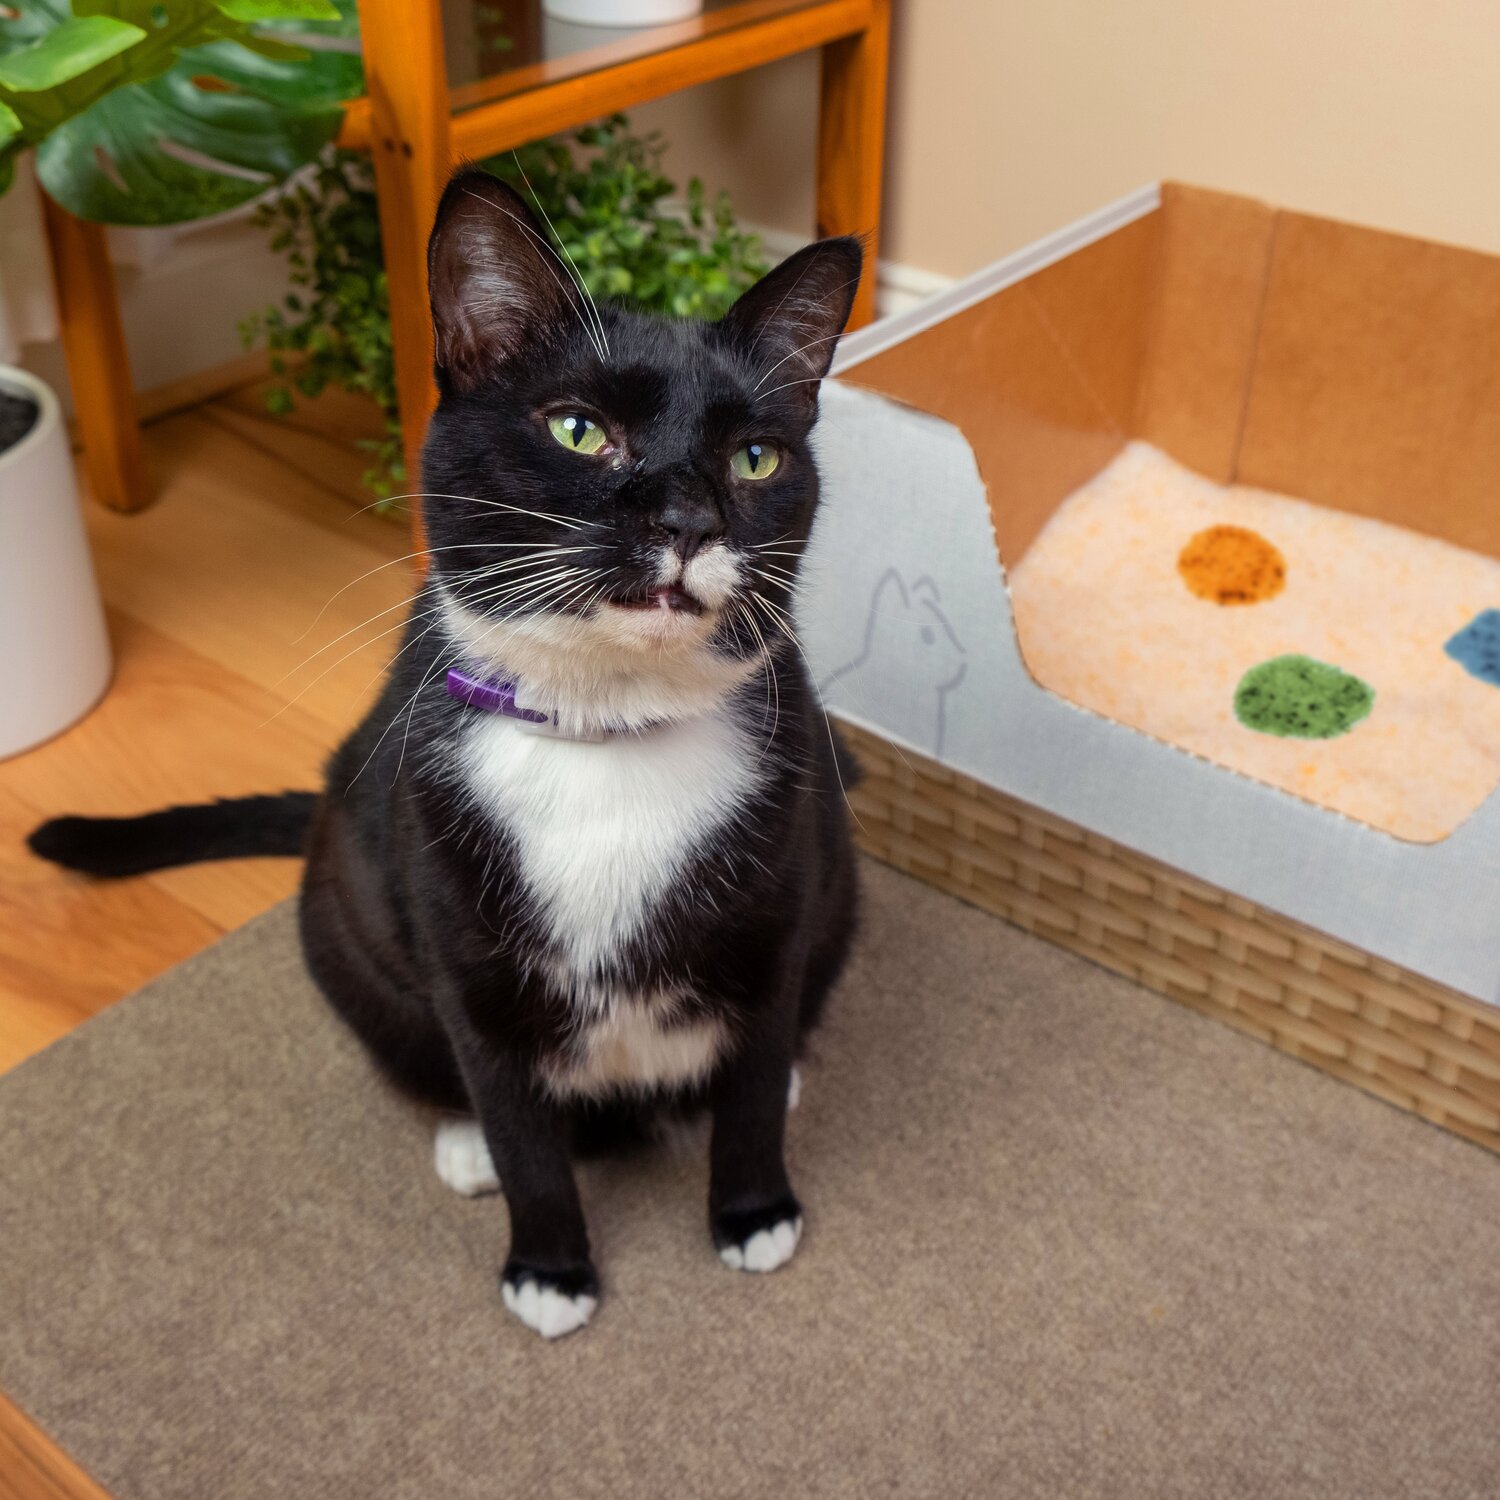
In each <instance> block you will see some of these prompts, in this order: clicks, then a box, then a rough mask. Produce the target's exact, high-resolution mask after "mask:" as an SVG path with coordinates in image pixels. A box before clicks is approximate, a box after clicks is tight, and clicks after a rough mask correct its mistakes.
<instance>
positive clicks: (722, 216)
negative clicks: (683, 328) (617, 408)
mask: <svg viewBox="0 0 1500 1500" xmlns="http://www.w3.org/2000/svg"><path fill="white" fill-rule="evenodd" d="M573 140H574V142H576V144H577V145H579V146H582V147H583V148H584V153H583V154H582V155H580V154H578V153H575V151H574V150H573V147H572V145H570V144H569V142H568V141H566V140H564V139H554V140H548V141H537V142H535V143H533V144H532V145H530V146H523V147H522V148H521V149H520V150H519V151H516V152H510V153H507V154H506V155H504V156H498V157H495V158H493V159H492V160H490V161H487V162H486V163H485V164H484V165H485V166H486V167H488V168H489V169H490V170H491V171H492V172H494V173H495V175H496V176H497V177H500V178H502V179H503V180H504V181H506V182H508V183H509V184H510V185H511V186H512V187H513V188H515V190H516V191H517V192H518V193H520V194H521V196H522V197H523V198H525V199H526V200H527V202H528V203H531V204H532V205H533V206H534V207H538V208H539V209H540V210H541V212H542V214H543V215H544V216H545V217H546V219H547V220H549V221H550V226H551V229H552V231H553V234H554V236H555V237H556V238H557V240H558V242H559V243H560V244H561V245H562V247H563V249H564V250H566V252H567V253H568V255H569V256H571V257H572V259H573V262H574V264H575V265H576V266H577V268H578V271H579V273H580V274H581V275H582V277H583V281H584V285H585V286H587V287H588V289H589V291H590V292H591V293H593V295H594V296H595V297H612V298H617V299H619V300H620V301H624V302H628V303H630V304H632V305H634V306H636V307H641V308H645V309H647V310H649V311H651V312H660V313H668V314H671V315H672V316H674V317H679V318H717V317H720V316H721V315H722V314H723V313H724V312H725V311H726V310H727V309H728V307H729V304H730V303H731V302H733V301H734V299H735V298H736V297H737V296H738V295H739V294H740V293H741V292H742V291H744V290H745V288H746V287H747V286H749V285H750V284H751V282H753V281H755V280H756V279H757V278H758V277H760V276H762V275H764V274H765V270H766V266H765V262H764V260H763V258H762V252H761V246H760V241H759V239H758V238H757V237H756V236H755V235H751V234H745V233H744V232H743V231H741V230H740V229H738V228H736V226H735V220H734V207H733V204H732V203H731V202H730V200H729V195H728V194H727V193H720V194H719V195H718V196H717V197H716V198H715V199H713V201H712V202H710V201H709V198H708V195H707V194H706V193H705V191H704V189H703V184H702V183H701V182H699V181H698V179H697V178H696V177H695V178H694V179H693V180H692V181H691V182H689V183H688V189H687V216H686V218H685V219H684V218H682V217H679V216H678V215H676V214H673V213H672V212H670V211H669V210H668V209H667V207H666V206H665V205H666V202H667V200H668V199H670V198H671V197H672V196H673V195H674V194H675V193H676V191H677V184H676V183H674V182H673V181H672V180H671V179H670V178H668V177H667V176H665V175H664V174H663V172H662V170H661V162H662V156H663V154H664V153H665V151H666V142H665V141H664V140H663V139H662V137H661V136H660V134H658V133H654V132H653V133H652V134H651V135H646V136H638V135H633V134H632V133H631V131H630V125H629V122H628V121H627V120H626V118H625V116H624V115H611V116H610V117H609V118H608V119H605V120H601V121H599V122H598V123H597V124H594V125H589V126H585V127H584V129H582V130H580V131H578V132H577V133H576V134H575V135H574V137H573Z"/></svg>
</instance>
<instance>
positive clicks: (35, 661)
mask: <svg viewBox="0 0 1500 1500" xmlns="http://www.w3.org/2000/svg"><path fill="white" fill-rule="evenodd" d="M0 640H4V641H6V642H7V643H8V644H7V647H6V649H5V650H4V651H3V652H0V756H6V755H13V754H15V753H16V752H17V751H18V750H25V749H28V748H29V747H30V746H32V745H36V744H39V743H40V742H41V741H42V740H45V739H49V738H50V737H51V736H52V735H54V734H56V733H57V732H58V731H59V730H62V729H66V728H67V727H68V725H69V724H71V723H72V722H73V721H74V720H75V719H77V718H79V717H81V716H82V715H83V714H85V713H87V712H88V710H89V709H90V708H92V707H93V705H94V704H95V703H96V702H97V701H98V700H99V698H100V696H101V695H102V694H103V692H104V689H105V688H106V687H107V686H108V684H109V676H110V652H109V637H108V635H107V634H106V633H105V629H104V610H103V607H102V606H101V604H100V602H99V590H98V587H97V585H96V584H95V582H94V566H93V560H92V558H91V557H90V555H89V547H88V538H87V537H86V536H85V534H84V529H83V513H82V510H81V508H80V506H79V503H78V491H77V487H76V484H75V481H74V478H73V454H72V450H71V448H70V447H69V444H68V429H67V427H66V425H65V424H64V422H63V418H62V410H61V407H60V406H59V404H58V400H57V397H56V396H54V395H53V394H52V392H51V390H50V389H49V388H48V387H47V386H46V385H45V384H43V382H42V381H40V380H38V379H37V378H36V377H35V376H33V375H28V374H27V373H26V372H25V371H24V370H16V369H12V368H11V367H10V366H8V365H0Z"/></svg>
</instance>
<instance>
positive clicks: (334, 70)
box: [0, 0, 362, 756]
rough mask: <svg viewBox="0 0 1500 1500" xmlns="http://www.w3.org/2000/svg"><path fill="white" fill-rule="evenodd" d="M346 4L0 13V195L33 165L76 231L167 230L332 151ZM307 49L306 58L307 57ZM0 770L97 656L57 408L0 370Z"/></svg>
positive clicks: (58, 7)
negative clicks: (75, 221) (29, 158)
mask: <svg viewBox="0 0 1500 1500" xmlns="http://www.w3.org/2000/svg"><path fill="white" fill-rule="evenodd" d="M353 36H354V9H353V0H339V3H338V4H334V3H333V0H71V4H70V3H69V0H25V3H23V4H22V5H20V6H19V7H17V6H13V5H7V6H0V193H3V192H5V191H6V190H7V189H9V188H10V186H11V184H12V182H13V180H14V177H15V162H16V158H17V157H18V156H19V155H20V153H22V152H23V151H34V152H35V154H36V176H37V180H38V182H39V183H40V185H41V188H42V190H43V191H44V192H45V193H47V194H48V195H49V196H50V197H52V198H53V199H54V200H56V201H57V202H58V203H60V204H61V205H62V206H63V207H64V208H66V209H67V210H69V212H71V213H73V214H76V215H77V216H79V217H80V218H85V219H92V220H95V221H97V222H100V223H106V224H130V225H163V224H175V223H182V222H184V221H186V220H191V219H200V218H205V217H207V216H209V215H212V214H217V213H221V212H223V211H225V210H226V209H230V208H233V207H235V206H237V205H239V204H241V203H245V202H247V201H248V200H249V199H252V198H255V197H258V196H260V195H261V194H263V193H264V192H265V191H266V189H267V188H268V187H270V186H273V185H275V184H276V183H279V182H282V181H284V180H285V179H286V178H287V177H288V176H289V175H290V174H291V173H292V172H294V171H296V170H297V169H298V168H299V167H301V166H303V165H304V164H305V163H306V162H308V161H309V160H311V159H312V158H313V157H314V156H316V155H317V153H318V152H319V151H320V150H321V149H322V148H323V146H324V145H325V144H326V143H327V142H328V141H329V140H331V139H332V137H333V135H334V133H335V132H336V131H337V129H338V126H339V121H340V119H341V118H342V109H341V106H340V102H339V101H340V100H342V99H345V98H348V97H349V96H351V95H353V94H356V93H358V92H359V90H360V87H361V82H362V76H361V68H360V61H359V55H358V49H357V45H355V46H354V50H353V51H350V50H348V47H347V46H346V45H343V44H344V43H347V42H349V41H350V39H352V37H353ZM304 41H306V42H314V43H315V44H316V45H315V46H313V47H307V46H303V45H301V43H302V42H304ZM0 632H3V635H0V639H3V640H4V641H6V643H7V647H6V650H5V651H4V652H3V653H0V756H4V755H10V754H14V753H15V752H17V751H19V750H24V749H26V748H28V747H29V746H31V745H35V744H37V743H38V742H40V741H41V740H44V739H47V738H48V737H49V736H51V735H53V734H56V733H57V732H58V731H59V730H61V729H64V728H66V727H67V726H68V725H69V724H71V723H72V722H73V721H74V720H75V719H77V718H78V717H79V716H80V715H82V714H83V713H85V712H87V710H88V709H89V708H90V707H91V706H92V705H93V704H94V703H95V702H96V701H97V700H98V698H99V697H100V695H101V694H102V693H103V692H104V689H105V687H106V685H107V684H108V681H109V676H110V650H109V639H108V636H107V634H106V631H105V627H104V611H103V607H102V605H101V603H100V599H99V591H98V587H97V585H96V583H95V580H94V572H93V565H92V562H91V559H90V556H89V550H88V542H87V537H86V535H85V532H84V527H83V518H82V515H81V511H80V506H79V502H78V492H77V487H76V482H75V480H74V475H73V463H72V454H71V451H70V447H69V443H68V435H67V429H66V427H65V425H64V423H63V419H62V412H61V409H60V406H59V403H58V400H57V397H56V396H55V395H54V394H53V393H52V391H51V390H50V389H48V387H47V386H46V385H44V384H43V383H42V382H41V381H39V380H37V379H36V378H35V377H34V376H32V375H29V374H27V373H26V372H25V371H23V370H18V369H13V368H11V367H9V366H0Z"/></svg>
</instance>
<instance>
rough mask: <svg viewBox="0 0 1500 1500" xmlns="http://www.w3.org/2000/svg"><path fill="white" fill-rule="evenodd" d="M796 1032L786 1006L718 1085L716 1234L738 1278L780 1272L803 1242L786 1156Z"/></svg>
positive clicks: (713, 1151) (713, 1164)
mask: <svg viewBox="0 0 1500 1500" xmlns="http://www.w3.org/2000/svg"><path fill="white" fill-rule="evenodd" d="M790 1006H791V1001H790V997H788V1008H790ZM794 1033H795V1018H794V1016H793V1015H791V1014H789V1013H784V1012H783V1011H782V1009H781V1007H778V1009H777V1013H776V1014H775V1015H773V1016H768V1017H765V1018H764V1019H763V1022H762V1024H761V1025H760V1026H759V1027H757V1028H755V1029H753V1030H752V1032H751V1034H750V1035H749V1036H748V1037H747V1038H746V1039H745V1040H744V1041H743V1042H742V1044H741V1046H740V1047H739V1048H738V1049H737V1050H736V1052H735V1053H734V1054H733V1055H732V1056H730V1057H729V1058H727V1059H725V1061H724V1062H723V1063H722V1064H721V1065H720V1068H719V1070H718V1072H717V1074H716V1075H715V1079H714V1085H713V1091H712V1111H713V1137H712V1144H711V1146H710V1150H709V1188H708V1215H709V1228H710V1230H711V1232H712V1234H713V1239H714V1245H715V1247H716V1248H717V1249H718V1252H719V1257H720V1259H721V1260H723V1262H724V1264H725V1265H727V1266H732V1267H733V1268H734V1269H735V1270H737V1271H774V1270H775V1269H776V1268H777V1267H778V1266H781V1265H784V1264H785V1263H786V1262H787V1261H789V1260H790V1259H791V1258H792V1256H793V1254H794V1253H795V1252H796V1249H797V1244H798V1242H799V1241H800V1239H801V1238H802V1205H801V1204H800V1203H799V1202H798V1201H797V1198H796V1195H795V1194H794V1193H793V1192H792V1187H791V1183H790V1181H789V1180H788V1178H787V1172H786V1161H785V1157H784V1150H783V1142H784V1139H785V1135H786V1114H787V1102H788V1092H789V1087H790V1082H791V1076H792V1044H793V1035H794Z"/></svg>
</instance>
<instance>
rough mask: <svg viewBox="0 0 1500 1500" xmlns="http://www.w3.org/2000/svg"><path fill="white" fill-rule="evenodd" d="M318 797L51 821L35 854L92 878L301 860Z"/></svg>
mask: <svg viewBox="0 0 1500 1500" xmlns="http://www.w3.org/2000/svg"><path fill="white" fill-rule="evenodd" d="M317 800H318V797H317V793H316V792H283V793H282V794H281V795H280V796H279V797H230V798H222V799H220V800H219V801H218V802H208V803H204V804H201V805H196V806H188V807H164V808H163V809H162V810H161V811H160V812H153V813H144V814H143V815H142V816H140V817H138V818H52V819H50V820H49V821H47V822H46V823H43V824H42V825H41V827H40V828H37V829H35V830H34V831H33V832H32V834H31V836H30V837H29V838H28V839H27V840H26V842H27V844H28V845H29V847H30V849H31V852H32V853H33V854H39V855H41V857H42V858H43V859H50V860H51V861H52V862H53V864H58V865H62V866H64V867H65V868H67V869H69V870H80V871H82V872H83V873H84V874H85V875H106V876H120V875H144V874H146V873H147V872H149V871H151V870H167V869H170V868H172V866H174V865H186V864H195V863H197V862H198V861H200V860H209V859H244V858H247V857H254V856H262V855H272V854H283V855H295V854H301V853H302V852H303V850H304V846H305V845H306V842H307V830H308V828H309V826H310V825H311V823H312V816H313V808H314V807H315V806H316V804H317Z"/></svg>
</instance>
